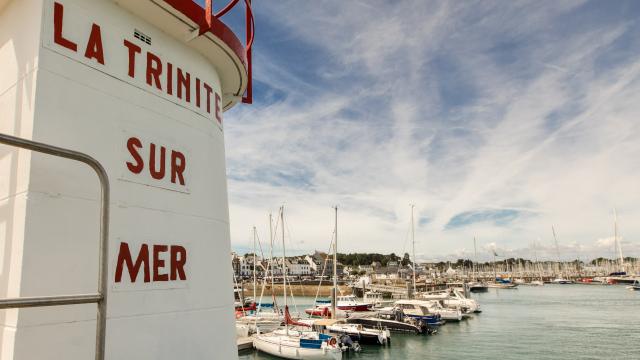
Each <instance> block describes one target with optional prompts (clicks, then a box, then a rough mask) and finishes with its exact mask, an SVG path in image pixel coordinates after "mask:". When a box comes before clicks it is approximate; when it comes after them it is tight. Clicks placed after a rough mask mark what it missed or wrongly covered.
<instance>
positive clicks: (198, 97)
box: [196, 78, 200, 107]
mask: <svg viewBox="0 0 640 360" xmlns="http://www.w3.org/2000/svg"><path fill="white" fill-rule="evenodd" d="M196 106H197V107H200V79H198V78H196Z"/></svg>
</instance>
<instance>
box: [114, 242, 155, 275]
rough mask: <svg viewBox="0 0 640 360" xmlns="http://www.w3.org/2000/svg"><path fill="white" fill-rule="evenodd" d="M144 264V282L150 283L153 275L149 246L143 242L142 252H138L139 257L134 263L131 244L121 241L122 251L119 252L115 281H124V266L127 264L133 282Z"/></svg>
mask: <svg viewBox="0 0 640 360" xmlns="http://www.w3.org/2000/svg"><path fill="white" fill-rule="evenodd" d="M154 251H155V250H154ZM143 264H144V268H143V270H144V282H146V283H148V282H149V281H151V277H150V275H149V246H147V245H146V244H143V245H142V246H141V247H140V252H139V253H138V257H137V258H136V262H135V264H134V262H133V259H132V258H131V252H130V251H129V245H128V244H127V243H124V242H121V243H120V252H119V253H118V262H117V264H116V278H115V281H116V282H117V283H119V282H122V271H123V267H124V265H127V271H128V272H129V278H130V279H131V282H136V278H137V277H138V272H140V268H141V267H142V265H143Z"/></svg>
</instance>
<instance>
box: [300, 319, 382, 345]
mask: <svg viewBox="0 0 640 360" xmlns="http://www.w3.org/2000/svg"><path fill="white" fill-rule="evenodd" d="M301 321H303V322H305V323H308V324H310V325H312V327H313V329H314V330H316V331H319V332H326V331H328V332H331V333H334V334H340V335H347V336H349V338H350V339H351V341H353V342H357V343H358V344H367V345H387V344H388V343H389V342H390V341H391V333H390V331H389V330H388V329H383V328H382V327H365V326H364V325H362V324H349V323H347V321H346V320H336V319H322V320H311V321H309V320H301Z"/></svg>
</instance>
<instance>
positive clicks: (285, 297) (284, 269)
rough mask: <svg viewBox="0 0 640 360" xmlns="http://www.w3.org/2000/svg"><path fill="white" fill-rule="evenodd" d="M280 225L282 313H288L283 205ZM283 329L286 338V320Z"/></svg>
mask: <svg viewBox="0 0 640 360" xmlns="http://www.w3.org/2000/svg"><path fill="white" fill-rule="evenodd" d="M280 225H282V289H283V293H284V311H285V312H288V311H289V310H288V309H287V263H286V256H287V255H286V254H287V251H286V249H285V243H284V205H283V206H281V207H280ZM284 328H285V332H286V334H287V336H288V335H289V324H288V321H287V319H286V318H285V321H284Z"/></svg>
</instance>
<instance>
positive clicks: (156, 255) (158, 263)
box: [153, 245, 169, 281]
mask: <svg viewBox="0 0 640 360" xmlns="http://www.w3.org/2000/svg"><path fill="white" fill-rule="evenodd" d="M168 249H169V247H168V246H167V245H153V281H169V275H168V274H160V268H163V267H164V260H162V259H160V253H163V252H167V250H168Z"/></svg>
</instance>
